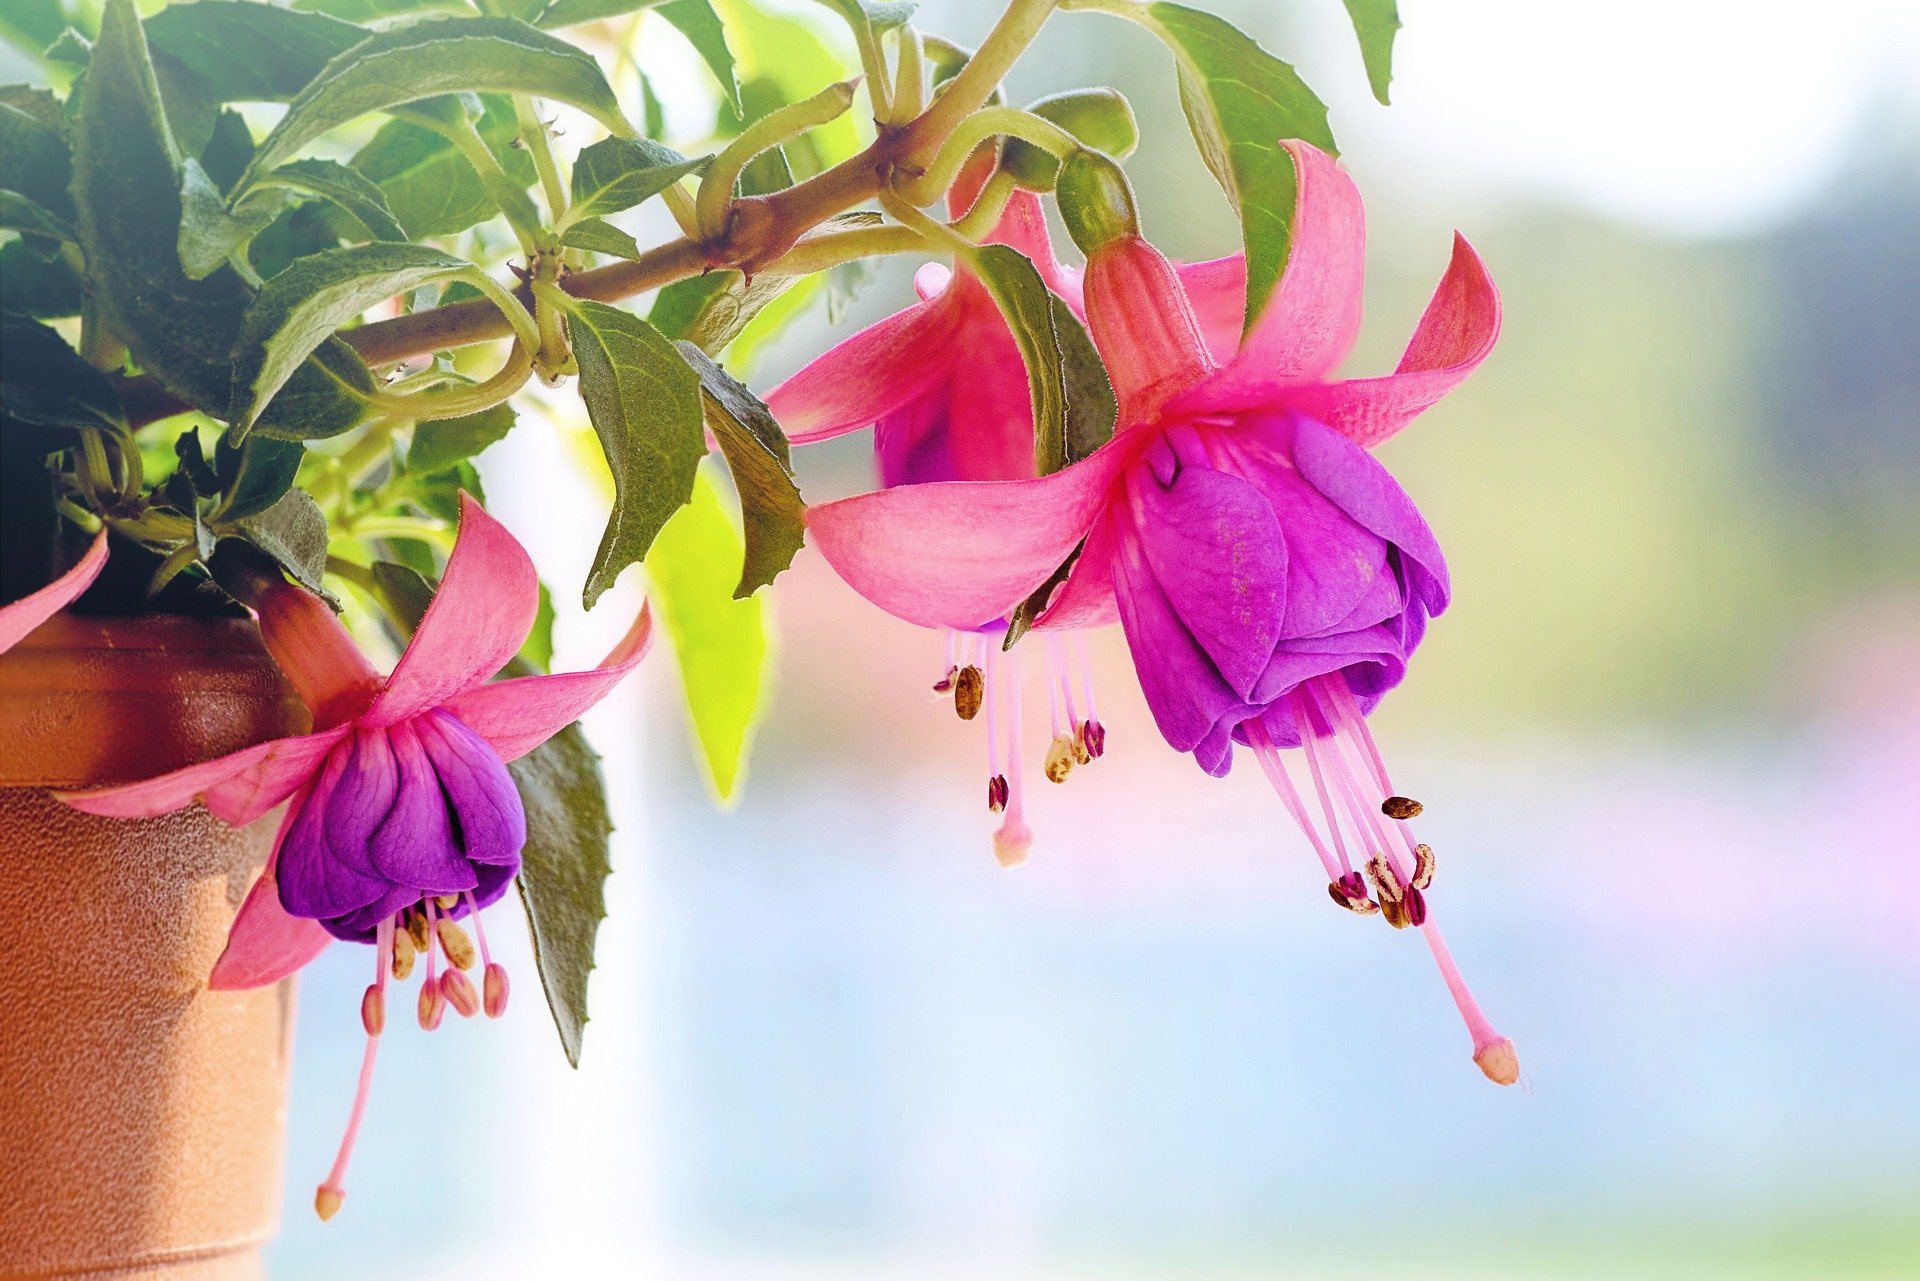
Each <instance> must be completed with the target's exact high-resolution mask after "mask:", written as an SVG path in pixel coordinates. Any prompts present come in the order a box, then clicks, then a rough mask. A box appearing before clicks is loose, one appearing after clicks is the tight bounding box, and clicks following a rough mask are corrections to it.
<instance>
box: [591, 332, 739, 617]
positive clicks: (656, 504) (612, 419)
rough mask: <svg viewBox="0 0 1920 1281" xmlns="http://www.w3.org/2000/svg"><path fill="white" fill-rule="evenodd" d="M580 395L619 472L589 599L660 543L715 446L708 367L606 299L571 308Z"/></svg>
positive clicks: (604, 449) (602, 445) (603, 448)
mask: <svg viewBox="0 0 1920 1281" xmlns="http://www.w3.org/2000/svg"><path fill="white" fill-rule="evenodd" d="M569 317H570V326H569V327H570V329H571V332H572V336H573V354H574V358H575V360H576V361H578V362H579V365H580V396H581V399H583V400H585V401H586V404H587V417H588V418H589V419H591V420H592V422H593V430H594V432H595V434H597V435H598V436H599V438H600V449H601V452H602V453H604V454H605V455H606V458H607V466H608V467H609V468H610V469H611V470H612V472H613V513H612V515H611V516H610V517H609V518H608V520H607V529H606V533H605V534H604V535H603V536H602V537H601V539H600V549H599V551H597V552H596V553H595V554H594V558H593V569H592V571H591V572H590V573H589V574H588V575H587V584H586V590H585V592H584V593H583V595H584V597H585V600H586V605H587V608H588V609H592V608H593V605H594V602H595V601H597V600H599V599H600V594H601V593H602V592H604V591H606V590H607V588H609V587H611V586H613V581H614V579H616V578H618V577H619V576H620V571H621V570H623V569H625V568H626V567H627V566H629V565H631V564H634V563H635V562H636V561H639V560H640V559H641V558H642V557H644V556H645V555H646V554H647V549H648V548H649V547H651V546H653V540H654V538H655V536H656V535H658V534H659V532H660V528H661V526H663V525H665V524H666V523H667V519H668V518H669V517H670V516H672V515H673V513H674V512H675V511H676V510H678V509H679V507H680V506H681V505H682V504H683V503H685V502H686V501H687V496H688V495H689V494H690V493H692V491H693V477H694V472H695V469H697V468H698V467H699V465H700V459H701V457H702V456H704V455H705V454H706V452H707V440H706V431H705V429H704V427H703V426H702V424H701V400H700V375H698V374H697V373H695V372H694V371H693V369H692V368H691V367H690V366H689V365H688V364H687V362H686V361H684V360H682V359H681V358H680V353H679V352H678V351H676V350H674V346H673V344H672V343H671V342H669V341H668V340H667V339H666V338H664V337H663V336H661V334H660V331H659V330H657V329H655V328H654V327H653V326H652V325H650V324H648V323H647V322H646V321H644V320H642V319H640V317H638V316H635V315H632V314H631V313H628V312H624V311H621V310H620V309H618V308H616V307H609V306H606V305H605V304H604V303H597V302H587V301H584V300H575V301H574V302H573V303H572V304H571V306H570V308H569Z"/></svg>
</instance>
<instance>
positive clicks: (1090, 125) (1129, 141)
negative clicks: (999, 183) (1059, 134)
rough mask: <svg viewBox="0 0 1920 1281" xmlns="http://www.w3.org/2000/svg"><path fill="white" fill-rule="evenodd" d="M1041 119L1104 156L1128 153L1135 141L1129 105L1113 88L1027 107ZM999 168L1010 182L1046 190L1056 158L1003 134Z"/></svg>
mask: <svg viewBox="0 0 1920 1281" xmlns="http://www.w3.org/2000/svg"><path fill="white" fill-rule="evenodd" d="M1027 110H1028V111H1031V112H1032V113H1033V114H1034V115H1036V116H1039V117H1040V118H1041V119H1043V120H1048V121H1051V122H1052V123H1054V124H1056V125H1059V126H1060V127H1061V128H1062V129H1065V130H1066V131H1067V132H1068V133H1070V134H1072V135H1073V136H1074V137H1075V138H1078V139H1079V140H1080V141H1081V142H1083V143H1085V144H1086V145H1087V146H1089V147H1092V148H1094V149H1095V150H1098V151H1104V152H1106V153H1107V154H1108V155H1109V156H1116V157H1125V156H1130V155H1132V154H1133V149H1134V147H1136V146H1137V145H1139V142H1140V129H1139V126H1138V125H1137V124H1136V123H1135V122H1134V119H1133V108H1132V107H1131V106H1129V105H1128V104H1127V100H1126V98H1125V97H1124V96H1123V95H1122V94H1120V93H1119V92H1118V91H1116V90H1113V89H1073V90H1069V91H1068V92H1066V93H1056V94H1053V95H1051V96H1049V97H1045V98H1042V99H1040V101H1038V102H1036V103H1034V104H1032V105H1031V106H1029V107H1028V108H1027ZM1000 167H1001V168H1002V169H1005V170H1006V171H1007V173H1009V174H1010V175H1012V177H1013V180H1014V182H1016V183H1017V184H1019V185H1020V186H1022V187H1025V188H1026V189H1027V190H1028V191H1052V190H1053V186H1054V183H1055V181H1056V180H1057V179H1058V178H1059V176H1060V162H1059V161H1058V160H1056V159H1054V158H1053V156H1051V155H1049V154H1048V153H1047V151H1046V150H1045V149H1044V148H1042V147H1037V146H1035V145H1034V144H1033V143H1030V142H1027V141H1025V140H1023V139H1020V138H1009V139H1008V140H1007V146H1006V150H1005V152H1004V153H1003V154H1002V156H1001V159H1000Z"/></svg>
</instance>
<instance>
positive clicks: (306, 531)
mask: <svg viewBox="0 0 1920 1281" xmlns="http://www.w3.org/2000/svg"><path fill="white" fill-rule="evenodd" d="M221 532H222V533H233V534H236V535H238V536H239V537H241V538H244V539H246V540H247V541H248V542H250V543H252V544H253V545H254V546H255V547H258V548H259V549H260V550H261V551H263V552H265V553H266V554H267V555H269V556H271V557H273V558H274V559H275V560H276V561H278V562H280V564H281V566H282V567H283V568H285V569H286V571H287V572H288V573H289V574H291V575H293V577H294V580H295V581H296V582H298V583H299V584H300V585H301V586H302V587H305V588H306V589H308V590H309V591H311V592H314V593H315V594H317V595H320V596H326V597H327V599H329V600H331V599H332V597H330V596H327V591H326V588H325V586H324V585H323V583H322V581H321V580H322V579H323V578H325V576H326V572H327V518H326V516H325V515H324V514H323V513H322V512H321V510H320V504H318V503H316V502H314V501H313V497H312V496H311V495H310V494H308V493H307V491H306V490H304V489H289V490H288V491H287V492H286V493H285V494H282V495H281V496H280V498H279V500H278V501H277V502H275V503H274V504H273V505H272V506H271V507H268V508H267V509H266V510H265V511H262V512H259V513H257V514H255V515H252V516H244V517H241V518H239V519H237V520H235V521H233V522H232V524H231V525H230V526H222V528H221Z"/></svg>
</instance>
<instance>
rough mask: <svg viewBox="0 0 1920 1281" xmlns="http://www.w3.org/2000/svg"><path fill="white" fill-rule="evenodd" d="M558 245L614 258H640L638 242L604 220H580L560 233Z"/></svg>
mask: <svg viewBox="0 0 1920 1281" xmlns="http://www.w3.org/2000/svg"><path fill="white" fill-rule="evenodd" d="M560 243H561V244H563V245H570V246H572V247H573V248H575V249H590V250H592V251H593V252H594V253H597V254H611V255H612V256H613V257H615V258H638V257H639V256H640V242H639V241H637V240H635V239H634V238H633V237H632V236H630V235H628V234H627V233H626V232H624V231H622V230H620V228H618V227H616V226H614V225H613V224H612V223H610V222H608V221H607V220H606V219H605V218H582V219H581V220H580V221H579V222H576V223H574V224H573V225H572V226H571V227H568V228H567V229H566V230H565V231H564V232H562V233H561V235H560Z"/></svg>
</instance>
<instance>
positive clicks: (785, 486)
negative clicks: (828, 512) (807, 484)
mask: <svg viewBox="0 0 1920 1281" xmlns="http://www.w3.org/2000/svg"><path fill="white" fill-rule="evenodd" d="M676 345H677V346H678V347H679V348H680V354H681V355H682V356H684V357H685V358H686V361H687V363H688V364H689V365H691V366H693V368H694V371H695V372H697V373H698V374H699V375H700V392H701V397H702V401H703V403H704V404H705V406H706V417H707V428H708V430H710V431H712V432H713V435H714V439H716V440H718V441H719V442H720V452H721V453H723V454H725V455H726V457H727V467H728V469H729V470H731V471H732V472H733V487H734V489H735V490H736V491H737V492H738V493H739V495H740V523H741V524H742V525H743V526H744V527H745V528H746V540H747V541H746V552H745V555H744V557H743V559H742V561H741V566H740V585H739V586H738V587H736V588H734V589H733V594H734V597H735V598H736V599H738V598H740V597H745V596H751V595H753V593H754V592H755V591H756V590H757V589H759V588H761V587H765V586H766V585H767V584H769V583H771V582H772V581H773V580H774V579H775V578H776V577H778V576H779V574H780V573H781V571H782V570H784V569H786V568H787V566H789V565H791V564H793V558H794V557H795V556H796V555H798V554H799V551H800V548H801V546H802V545H803V544H804V543H805V542H806V538H807V525H806V511H807V505H806V504H805V503H804V502H802V501H801V498H800V489H799V486H797V485H795V484H794V481H793V462H792V459H791V457H790V455H789V452H788V448H787V435H786V433H785V432H783V431H781V430H780V424H779V423H777V422H775V421H774V419H773V411H771V410H770V409H768V408H767V405H766V402H765V401H763V400H761V399H760V398H759V397H758V396H756V395H754V394H753V393H752V392H750V391H748V390H747V388H746V386H745V384H743V383H741V382H740V381H739V380H738V379H736V378H734V377H733V376H732V375H731V374H729V373H728V372H727V371H726V370H724V369H722V368H721V367H720V366H719V365H717V364H715V363H714V362H713V361H712V360H710V359H708V358H707V354H706V353H705V352H703V351H701V350H700V349H699V348H698V347H696V346H694V344H692V343H690V342H687V341H685V340H682V341H681V342H679V343H678V344H676Z"/></svg>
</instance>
